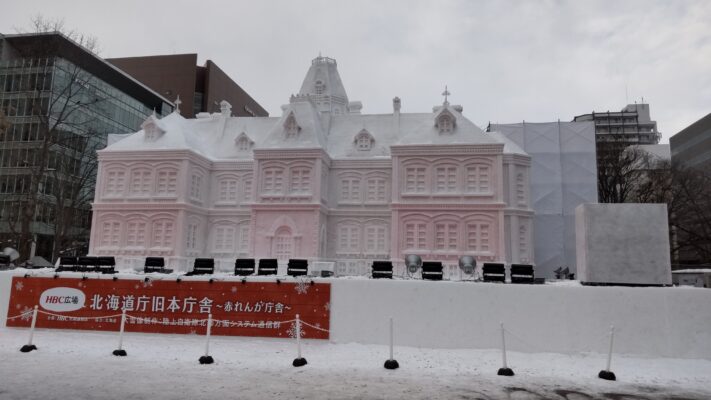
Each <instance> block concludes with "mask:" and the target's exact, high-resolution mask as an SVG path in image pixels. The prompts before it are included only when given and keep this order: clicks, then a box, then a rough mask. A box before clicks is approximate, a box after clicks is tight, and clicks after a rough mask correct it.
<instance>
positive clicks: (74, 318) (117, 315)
mask: <svg viewBox="0 0 711 400" xmlns="http://www.w3.org/2000/svg"><path fill="white" fill-rule="evenodd" d="M37 312H39V313H42V314H45V315H51V316H53V317H58V318H63V319H69V320H79V321H85V320H88V319H94V320H97V319H106V318H117V317H120V316H121V314H114V315H107V316H102V317H73V316H70V315H61V314H54V313H51V312H47V311H41V310H38V311H37Z"/></svg>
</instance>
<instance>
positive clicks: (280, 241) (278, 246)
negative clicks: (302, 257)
mask: <svg viewBox="0 0 711 400" xmlns="http://www.w3.org/2000/svg"><path fill="white" fill-rule="evenodd" d="M293 247H294V239H293V237H292V236H291V230H290V229H289V228H287V227H281V228H279V229H278V230H277V232H276V235H274V256H275V257H276V258H277V259H279V260H288V259H290V258H291V255H292V252H293Z"/></svg>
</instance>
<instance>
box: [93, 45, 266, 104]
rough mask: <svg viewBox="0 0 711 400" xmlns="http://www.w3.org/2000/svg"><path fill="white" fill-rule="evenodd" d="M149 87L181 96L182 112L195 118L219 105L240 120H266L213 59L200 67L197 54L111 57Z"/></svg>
mask: <svg viewBox="0 0 711 400" xmlns="http://www.w3.org/2000/svg"><path fill="white" fill-rule="evenodd" d="M107 61H108V62H110V63H112V64H113V65H115V66H117V67H118V68H120V69H122V70H123V71H125V72H126V73H128V74H130V75H131V76H133V77H134V78H136V79H138V80H139V81H140V82H142V83H143V84H145V85H146V86H148V87H150V88H152V89H153V90H155V91H156V92H158V93H160V94H162V95H163V96H165V97H167V98H169V99H175V98H177V97H178V96H180V101H181V102H182V103H181V105H180V109H181V113H182V114H183V115H185V116H187V117H194V116H195V115H197V114H199V113H201V112H219V110H220V106H219V104H218V103H219V102H220V101H222V100H225V101H227V102H228V103H230V104H231V105H232V113H233V114H234V115H235V116H238V117H267V116H269V113H267V111H266V110H264V108H262V106H260V105H259V103H257V101H256V100H254V99H253V98H252V97H251V96H250V95H249V94H247V92H245V91H244V90H243V89H242V88H241V87H240V86H239V85H238V84H237V83H235V82H234V81H233V80H232V79H231V78H230V77H229V76H228V75H227V74H226V73H225V72H224V71H222V69H220V67H218V66H217V65H216V64H215V63H214V62H212V61H211V60H207V61H206V62H205V65H204V66H202V67H201V66H198V65H197V54H175V55H160V56H147V57H126V58H109V59H107Z"/></svg>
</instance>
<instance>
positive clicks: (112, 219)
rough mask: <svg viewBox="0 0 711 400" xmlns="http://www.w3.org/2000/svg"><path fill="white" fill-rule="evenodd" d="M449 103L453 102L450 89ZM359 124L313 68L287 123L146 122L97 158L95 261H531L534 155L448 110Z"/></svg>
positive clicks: (322, 60)
mask: <svg viewBox="0 0 711 400" xmlns="http://www.w3.org/2000/svg"><path fill="white" fill-rule="evenodd" d="M446 94H449V93H447V92H446ZM400 106H401V103H400V99H398V98H397V97H396V98H395V99H394V100H393V112H392V113H389V114H361V108H362V105H361V103H360V102H352V101H349V100H348V96H347V94H346V91H345V89H344V86H343V84H342V83H341V79H340V76H339V74H338V71H337V69H336V61H335V60H333V59H330V58H327V57H320V56H319V57H318V58H316V59H314V60H313V61H312V63H311V67H310V69H309V71H308V73H307V75H306V78H305V79H304V82H303V84H302V86H301V90H300V91H299V93H298V94H296V95H292V96H291V99H290V101H289V104H287V105H285V106H283V107H282V110H283V113H282V115H281V117H268V118H267V117H231V110H230V105H229V104H228V103H227V102H222V104H221V112H220V113H215V114H200V115H198V117H197V118H195V119H185V118H183V117H182V116H181V115H180V114H179V112H175V113H173V114H171V115H169V116H167V117H165V118H163V119H158V118H155V117H150V118H148V119H147V120H146V121H145V122H144V124H143V125H142V128H143V129H142V130H141V131H139V132H136V133H135V134H133V135H130V136H128V137H125V138H122V139H120V140H118V141H117V142H115V143H113V144H111V145H110V146H108V147H107V148H106V149H104V150H101V151H100V152H99V160H100V163H99V174H98V182H97V186H96V200H95V202H94V205H93V206H94V214H93V221H92V235H91V244H90V253H91V254H93V255H113V256H116V257H117V262H119V263H121V264H123V265H133V266H136V267H137V266H139V265H141V266H142V265H143V264H142V263H143V260H144V257H146V256H163V257H166V260H167V261H168V263H169V264H170V265H171V266H172V267H173V268H177V269H178V270H186V269H189V268H190V266H191V261H192V259H194V258H195V257H211V258H215V260H216V264H217V266H218V268H220V269H223V270H229V269H231V268H233V266H234V260H235V258H238V257H254V258H278V259H280V260H287V259H289V258H308V259H310V260H331V261H336V262H337V267H336V268H337V269H336V272H337V273H340V274H359V273H364V272H366V271H368V270H369V266H370V262H371V261H372V260H375V259H392V260H394V261H401V260H402V259H403V257H404V255H405V254H413V253H414V254H420V255H421V256H422V258H423V259H424V260H440V261H443V262H444V263H445V264H446V265H454V264H456V263H457V260H458V258H459V257H460V256H461V255H465V254H470V255H474V256H475V257H476V258H477V260H478V261H480V262H485V261H502V262H503V261H505V262H521V263H530V262H532V261H533V246H532V243H533V241H532V217H533V211H532V210H531V208H530V199H529V197H530V196H529V168H530V157H529V156H528V155H527V154H526V153H525V152H523V151H522V150H521V149H520V148H519V147H518V146H516V145H515V144H514V143H513V142H511V141H509V140H508V139H506V138H505V137H503V136H502V135H497V134H495V133H494V134H485V133H483V132H482V130H481V129H480V128H478V127H477V126H475V125H474V124H473V123H472V122H471V121H469V120H468V119H466V118H465V117H464V116H463V115H462V107H461V106H456V105H450V104H449V102H448V101H447V97H445V101H444V103H443V104H442V105H440V106H436V107H434V108H433V111H432V112H431V113H412V114H410V113H401V112H400Z"/></svg>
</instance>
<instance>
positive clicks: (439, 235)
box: [435, 223, 459, 250]
mask: <svg viewBox="0 0 711 400" xmlns="http://www.w3.org/2000/svg"><path fill="white" fill-rule="evenodd" d="M458 230H459V227H458V226H457V224H456V223H437V224H435V249H436V250H457V238H458V237H459V235H458Z"/></svg>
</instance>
